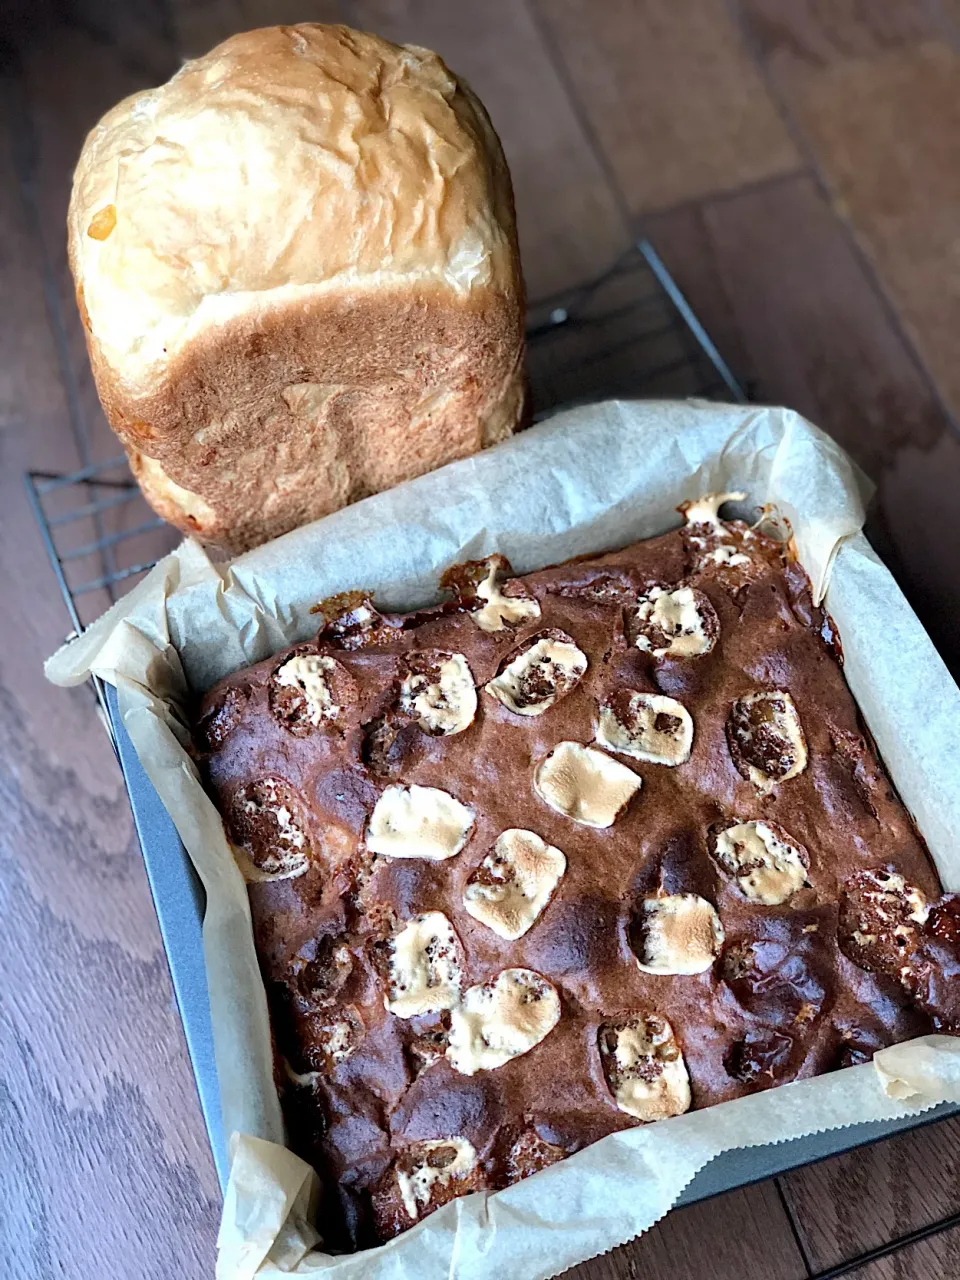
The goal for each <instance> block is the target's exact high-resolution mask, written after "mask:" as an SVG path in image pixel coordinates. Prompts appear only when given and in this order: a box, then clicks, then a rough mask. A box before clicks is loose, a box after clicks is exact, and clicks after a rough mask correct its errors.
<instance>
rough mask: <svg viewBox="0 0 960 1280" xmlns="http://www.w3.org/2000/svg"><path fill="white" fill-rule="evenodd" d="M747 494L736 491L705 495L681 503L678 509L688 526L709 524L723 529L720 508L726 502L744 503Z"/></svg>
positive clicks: (739, 490)
mask: <svg viewBox="0 0 960 1280" xmlns="http://www.w3.org/2000/svg"><path fill="white" fill-rule="evenodd" d="M746 496H747V495H746V493H745V492H743V490H741V489H735V490H734V491H733V492H732V493H705V494H703V496H702V497H699V498H696V499H695V500H694V501H693V502H681V504H680V506H679V507H678V508H677V510H678V511H680V512H681V513H682V515H683V517H684V519H685V520H686V522H687V524H688V525H698V524H708V525H712V526H713V527H714V528H715V529H723V521H722V520H721V519H720V508H721V507H722V506H723V504H724V503H725V502H743V500H744V499H745V498H746Z"/></svg>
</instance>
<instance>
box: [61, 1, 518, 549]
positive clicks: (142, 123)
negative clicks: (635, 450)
mask: <svg viewBox="0 0 960 1280" xmlns="http://www.w3.org/2000/svg"><path fill="white" fill-rule="evenodd" d="M68 233H69V234H68V239H69V255H70V264H71V268H72V270H73V275H74V279H75V282H76V288H77V298H78V302H79V306H80V311H81V315H82V317H83V322H84V326H85V329H86V335H87V344H88V349H89V352H90V359H91V363H92V366H93V371H94V376H95V379H96V383H97V389H98V391H99V394H100V398H101V400H102V402H103V405H104V409H105V411H106V414H107V417H108V418H109V421H110V424H111V426H112V427H113V428H114V430H115V431H116V432H117V434H118V435H119V436H120V438H121V440H122V441H123V444H124V446H125V448H126V450H127V453H128V455H129V457H130V460H131V463H132V466H133V469H134V472H135V474H136V475H137V478H138V479H139V481H140V484H141V486H142V488H143V490H144V492H145V494H146V495H147V498H148V499H149V501H150V502H151V503H152V504H153V506H154V507H155V508H156V510H157V511H158V512H160V514H162V515H163V516H165V517H166V518H167V519H169V520H170V521H171V522H172V523H173V524H175V525H177V526H178V527H179V528H181V529H183V530H184V531H185V532H188V533H192V534H195V535H196V536H197V537H199V538H201V539H202V540H204V541H207V542H214V543H217V544H219V545H221V546H223V547H225V548H227V549H229V550H233V551H236V550H242V549H245V548H248V547H251V546H254V545H256V544H257V543H260V542H262V541H265V540H266V539H268V538H271V537H274V536H276V535H278V534H280V533H283V532H285V531H287V530H289V529H291V528H294V527H296V526H297V525H300V524H303V523H305V522H307V521H309V520H313V519H316V518H318V517H320V516H323V515H325V514H327V513H329V512H330V511H333V510H335V509H337V508H338V507H341V506H343V505H345V504H346V503H349V502H353V501H355V500H356V499H358V498H361V497H363V496H365V495H367V494H370V493H374V492H377V491H379V490H381V489H384V488H387V487H389V486H391V485H394V484H397V483H398V482H400V481H402V480H406V479H409V478H411V477H413V476H416V475H419V474H421V473H422V472H424V471H429V470H431V469H432V468H434V467H438V466H441V465H442V464H444V463H447V462H450V461H452V460H453V459H455V458H460V457H464V456H466V455H468V454H470V453H473V452H475V451H476V450H478V449H481V448H483V447H484V446H486V445H489V444H493V443H495V442H496V441H499V440H502V439H504V438H505V437H506V436H508V435H509V434H510V433H511V432H512V431H513V430H514V428H515V427H516V425H517V423H518V420H519V418H520V415H521V412H522V407H523V394H524V393H523V371H522V364H523V293H522V282H521V277H520V269H519V262H518V255H517V243H516V231H515V223H514V212H513V199H512V193H511V188H510V178H509V174H508V171H507V167H506V163H505V161H504V158H503V154H502V151H501V149H500V144H499V141H498V139H497V137H496V135H495V133H494V131H493V128H492V126H491V124H490V121H489V119H488V118H487V115H486V113H485V112H484V110H483V107H482V106H481V105H480V103H479V102H478V101H477V99H476V98H475V97H474V95H473V94H472V93H471V91H470V89H469V88H468V87H467V86H466V85H465V84H464V83H463V82H462V81H460V80H458V79H457V78H456V77H455V76H454V75H453V74H452V73H451V72H450V71H448V69H447V68H446V66H445V65H444V64H443V62H442V61H441V60H440V58H439V57H437V55H436V54H433V53H430V52H428V51H427V50H425V49H419V48H414V47H411V46H397V45H393V44H390V43H388V42H387V41H384V40H380V39H378V38H377V37H375V36H371V35H364V34H360V33H358V32H354V31H351V30H349V29H347V28H345V27H335V26H321V25H315V24H304V25H299V26H292V27H268V28H265V29H263V30H259V31H250V32H247V33H246V34H243V35H238V36H234V37H232V38H231V39H229V40H227V41H226V42H225V43H223V44H221V45H220V46H218V47H217V48H216V49H214V50H213V51H212V52H211V53H209V54H207V55H206V56H205V57H203V58H199V59H197V60H196V61H193V62H188V63H187V64H186V65H185V66H184V67H183V68H182V69H181V70H180V71H179V72H178V73H177V74H176V75H175V76H174V77H173V79H172V80H170V81H169V83H167V84H166V85H163V86H162V87H161V88H159V89H154V90H150V91H147V92H144V93H138V94H135V95H134V96H132V97H130V98H127V99H126V100H125V101H123V102H121V103H120V104H119V105H118V106H116V107H114V108H113V110H112V111H110V112H108V113H107V115H106V116H104V118H103V119H102V120H101V121H100V123H99V124H98V125H97V126H96V128H95V129H94V130H93V131H92V133H91V134H90V135H89V137H88V138H87V140H86V143H85V145H84V148H83V152H82V154H81V156H80V160H79V163H78V165H77V170H76V175H75V178H74V187H73V196H72V199H71V202H70V211H69V218H68Z"/></svg>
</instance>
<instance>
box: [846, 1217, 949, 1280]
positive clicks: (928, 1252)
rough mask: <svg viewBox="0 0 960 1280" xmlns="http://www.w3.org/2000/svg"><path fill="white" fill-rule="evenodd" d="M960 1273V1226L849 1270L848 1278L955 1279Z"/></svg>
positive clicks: (885, 1279) (896, 1279) (898, 1279)
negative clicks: (850, 1272)
mask: <svg viewBox="0 0 960 1280" xmlns="http://www.w3.org/2000/svg"><path fill="white" fill-rule="evenodd" d="M957 1276H960V1228H957V1227H955V1228H954V1229H953V1230H952V1231H946V1232H944V1233H943V1235H937V1236H933V1237H931V1238H930V1239H929V1240H922V1241H920V1242H919V1243H918V1244H915V1245H911V1246H910V1248H908V1249H903V1250H901V1251H899V1252H898V1253H895V1254H891V1255H890V1256H888V1257H886V1258H880V1259H878V1260H877V1261H876V1262H871V1263H869V1264H868V1265H867V1266H865V1267H860V1268H858V1270H856V1271H854V1272H853V1273H852V1280H956V1277H957Z"/></svg>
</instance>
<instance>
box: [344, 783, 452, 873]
mask: <svg viewBox="0 0 960 1280" xmlns="http://www.w3.org/2000/svg"><path fill="white" fill-rule="evenodd" d="M472 827H473V810H472V809H468V808H467V806H466V805H465V804H461V803H460V801H459V800H455V799H454V798H453V796H452V795H450V793H449V792H447V791H441V790H440V789H439V788H438V787H418V786H411V787H403V786H393V787H387V789H386V791H384V792H383V794H382V795H381V797H380V799H379V800H378V801H377V803H376V805H375V806H374V809H373V813H372V814H371V815H370V821H369V823H368V825H367V838H366V844H367V848H368V849H369V850H370V852H371V853H380V854H383V856H384V857H387V858H425V859H426V860H427V861H428V862H442V861H443V859H444V858H452V857H453V856H454V855H455V854H458V853H459V852H460V850H461V849H462V848H463V846H464V845H465V844H466V843H467V837H468V836H469V834H470V830H471V828H472Z"/></svg>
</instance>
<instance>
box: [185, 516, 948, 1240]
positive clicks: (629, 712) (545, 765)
mask: <svg viewBox="0 0 960 1280" xmlns="http://www.w3.org/2000/svg"><path fill="white" fill-rule="evenodd" d="M506 575H507V567H506V565H505V564H504V563H503V562H500V561H498V560H497V559H496V558H494V559H492V560H491V561H489V562H487V563H486V564H479V565H474V566H461V567H460V569H459V570H455V571H454V572H453V573H452V574H451V575H450V576H449V577H450V584H451V585H452V586H453V588H454V590H455V593H456V594H455V598H454V599H453V600H451V601H450V602H448V603H447V604H446V605H444V606H442V607H440V608H437V609H434V610H427V611H424V612H421V613H418V614H416V615H412V616H408V617H403V616H385V617H381V616H379V615H378V614H377V613H376V612H375V611H374V610H373V608H372V607H371V606H370V604H369V602H367V603H363V602H360V601H358V600H351V599H349V598H348V599H339V600H336V601H333V602H331V603H330V604H329V606H328V607H327V609H326V613H325V617H326V622H325V625H324V627H323V628H322V629H321V632H320V634H319V636H318V637H317V639H316V641H313V642H311V643H308V644H303V645H298V646H296V647H295V648H293V649H289V650H287V651H285V652H283V653H279V654H277V655H276V656H275V657H273V658H271V659H269V660H268V661H266V662H262V663H260V664H258V665H257V666H255V667H252V668H250V669H248V670H246V671H240V672H237V673H236V674H235V675H232V676H230V677H228V678H227V679H226V680H224V681H222V682H221V683H220V684H219V685H217V686H216V687H215V688H214V689H212V690H210V691H209V693H208V694H207V695H206V698H205V699H204V702H203V704H202V706H201V708H200V710H199V715H198V721H197V743H198V747H199V751H200V762H201V768H202V770H203V774H204V777H205V779H206V781H207V785H208V786H209V788H210V791H211V792H212V794H213V795H214V797H215V798H216V800H217V803H218V804H219V806H220V809H221V812H222V813H223V816H224V820H225V823H226V827H227V831H228V834H229V837H230V839H231V841H232V843H233V845H234V847H235V850H236V856H237V859H238V861H239V863H240V865H241V867H242V868H243V870H244V873H245V875H246V877H247V880H248V887H249V894H250V905H251V909H252V915H253V925H254V934H255V939H256V944H257V949H258V952H259V956H260V964H261V968H262V971H263V975H264V980H265V983H266V987H267V994H268V997H269V1001H270V1007H271V1013H272V1018H273V1028H274V1037H275V1043H276V1047H277V1052H278V1064H277V1068H278V1069H277V1078H278V1081H279V1082H280V1086H281V1090H282V1095H283V1102H284V1109H285V1113H286V1117H287V1125H288V1133H289V1141H290V1143H291V1145H292V1146H293V1147H294V1148H295V1149H296V1150H297V1151H299V1152H300V1153H301V1154H302V1155H303V1156H304V1157H305V1158H306V1159H308V1160H309V1161H310V1162H311V1163H313V1164H314V1166H315V1167H316V1168H317V1170H318V1172H319V1173H320V1176H321V1179H322V1181H323V1184H324V1198H323V1201H322V1206H321V1221H320V1223H319V1225H320V1229H321V1231H322V1233H323V1236H324V1240H325V1241H326V1243H327V1245H328V1247H344V1248H348V1247H356V1246H362V1245H365V1244H370V1243H373V1242H376V1241H378V1240H384V1239H387V1238H389V1237H391V1236H393V1235H395V1234H396V1233H398V1232H400V1231H403V1230H404V1229H405V1228H407V1227H410V1226H412V1225H413V1224H414V1223H415V1222H417V1221H418V1220H420V1219H421V1218H422V1217H423V1216H424V1215H425V1214H428V1213H430V1212H432V1211H433V1210H434V1209H436V1208H437V1207H438V1206H440V1205H442V1204H444V1203H445V1202H446V1201H448V1200H450V1199H451V1198H452V1197H454V1196H458V1195H463V1194H465V1193H467V1192H470V1191H478V1190H488V1191H489V1190H496V1189H497V1188H498V1187H503V1186H505V1185H506V1184H508V1183H510V1182H513V1181H515V1180H516V1179H518V1178H522V1177H525V1176H526V1175H527V1174H531V1173H534V1172H536V1171H537V1170H539V1169H542V1168H544V1167H545V1166H546V1165H548V1164H552V1163H553V1162H555V1161H557V1160H560V1159H562V1158H563V1157H564V1156H566V1155H568V1154H570V1153H572V1152H575V1151H577V1150H579V1149H581V1148H582V1147H584V1146H585V1145H586V1144H588V1143H591V1142H594V1141H596V1140H597V1139H598V1138H602V1137H603V1136H604V1135H606V1134H609V1133H612V1132H614V1131H616V1130H618V1129H623V1128H626V1127H628V1126H630V1125H635V1124H638V1123H645V1122H650V1121H656V1120H658V1119H660V1118H662V1117H666V1116H672V1115H677V1114H679V1113H681V1112H684V1111H686V1110H687V1109H688V1108H691V1107H706V1106H710V1105H711V1104H713V1103H716V1102H723V1101H725V1100H727V1099H731V1098H735V1097H738V1096H739V1095H743V1094H747V1093H752V1092H754V1091H756V1090H758V1089H767V1088H770V1087H771V1086H774V1085H777V1084H781V1083H783V1082H786V1081H791V1080H798V1079H802V1078H804V1077H808V1076H812V1075H816V1074H818V1073H820V1072H825V1071H831V1070H833V1069H835V1068H837V1067H842V1066H846V1065H850V1064H854V1063H862V1062H866V1061H867V1060H868V1059H869V1058H870V1057H871V1056H872V1055H873V1053H874V1051H875V1050H876V1049H878V1048H880V1047H881V1046H884V1045H888V1044H891V1043H893V1042H895V1041H898V1040H904V1039H907V1038H909V1037H911V1036H914V1035H919V1034H923V1033H925V1032H929V1031H931V1030H934V1029H937V1030H941V1031H949V1032H958V1031H960V984H958V982H957V974H958V972H960V895H947V896H945V897H944V896H942V895H941V889H940V885H939V883H938V879H937V874H936V871H935V869H934V867H933V865H932V864H931V862H930V860H929V858H928V856H927V853H926V850H925V848H924V845H923V841H922V840H921V838H920V837H919V835H918V833H917V831H916V830H915V828H914V826H913V823H912V822H911V820H910V817H909V815H908V814H907V812H906V811H905V810H904V808H903V806H902V804H901V803H900V801H899V800H898V798H897V796H896V794H895V792H894V790H893V787H892V786H891V783H890V780H889V779H888V778H887V776H886V775H885V773H884V771H883V768H882V766H881V765H880V763H879V761H878V760H877V757H876V754H875V752H874V749H873V746H872V744H871V742H870V739H869V736H868V735H867V733H866V730H865V729H864V726H863V724H862V722H861V720H860V717H859V715H858V712H857V708H856V705H855V703H854V701H853V698H852V696H851V694H850V691H849V689H848V688H847V685H846V683H845V681H844V678H843V671H842V666H841V661H840V656H841V653H840V648H839V644H838V642H837V639H836V636H835V634H834V632H833V629H832V625H831V623H830V619H829V618H828V616H827V615H826V614H825V613H823V612H822V610H820V609H819V608H817V607H816V606H815V605H814V603H813V601H812V599H811V595H810V585H809V582H808V580H807V578H806V575H805V574H804V572H803V569H802V568H801V567H800V566H799V565H798V564H796V563H795V562H791V561H790V560H789V558H787V557H785V556H784V554H783V551H782V548H781V547H780V546H779V544H777V543H775V542H773V541H772V540H770V539H768V538H766V537H764V536H763V535H762V534H761V533H759V532H757V531H754V530H752V529H748V528H747V527H746V526H745V525H743V524H740V523H737V522H732V523H727V522H724V521H720V520H718V519H717V517H716V504H715V503H708V502H699V503H695V504H691V505H690V506H689V507H688V509H687V524H686V526H685V527H684V528H682V529H678V530H676V531H674V532H672V533H668V534H666V535H665V536H663V537H660V538H655V539H652V540H651V541H649V542H643V543H638V544H636V545H634V546H631V547H627V548H626V549H625V550H623V551H618V552H613V553H611V554H608V555H605V556H601V557H598V558H596V559H594V560H585V561H578V562H573V563H570V564H568V565H563V566H560V567H558V568H553V569H548V570H544V571H542V572H540V573H535V574H532V575H530V576H528V577H526V578H521V579H514V580H512V581H510V580H507V576H506Z"/></svg>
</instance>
